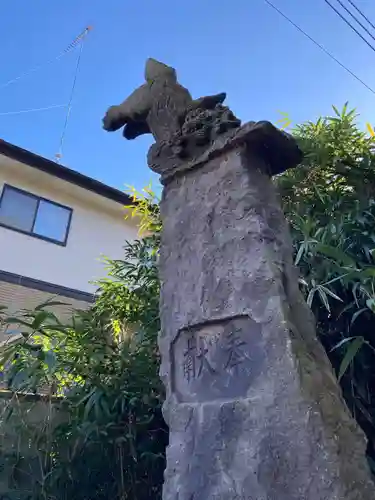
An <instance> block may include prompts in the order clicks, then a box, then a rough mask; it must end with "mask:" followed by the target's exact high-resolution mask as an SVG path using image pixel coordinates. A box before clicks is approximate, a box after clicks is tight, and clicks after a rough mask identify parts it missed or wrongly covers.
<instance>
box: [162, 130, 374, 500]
mask: <svg viewBox="0 0 375 500" xmlns="http://www.w3.org/2000/svg"><path fill="white" fill-rule="evenodd" d="M248 127H250V129H251V130H252V131H253V132H254V130H256V128H252V127H256V126H255V125H250V124H249V125H248ZM253 132H252V133H253ZM243 133H245V132H243ZM254 133H255V132H254ZM249 134H250V132H249ZM249 137H250V135H249ZM255 142H256V143H257V141H255ZM257 144H258V143H257ZM232 146H233V147H231V148H230V147H228V148H226V147H225V144H223V146H222V148H221V153H220V155H218V156H217V155H216V153H215V154H213V156H211V153H210V152H209V151H208V152H206V153H205V154H204V158H206V160H199V165H200V168H199V169H196V168H191V169H190V170H189V171H187V170H186V168H189V167H186V168H185V167H184V169H183V171H184V175H183V176H174V177H173V178H171V179H169V180H168V183H167V185H166V187H165V188H164V193H163V200H162V205H161V210H162V219H163V235H162V245H161V257H160V273H161V281H162V290H161V321H162V335H161V336H160V341H159V344H160V350H161V355H162V366H161V376H162V379H163V381H164V383H165V385H166V391H167V399H166V403H165V406H164V414H165V418H166V421H167V423H168V425H169V427H170V445H169V448H168V450H167V469H166V472H165V485H164V493H163V498H164V500H328V499H329V500H370V499H373V498H375V487H374V484H373V482H372V480H371V476H370V472H369V469H368V466H367V462H366V459H365V439H364V435H363V433H362V431H360V429H359V428H358V427H357V425H356V423H355V421H354V420H353V419H352V418H351V416H350V414H349V412H348V409H347V407H346V406H345V403H344V401H343V399H342V396H341V392H340V389H339V386H338V384H337V381H336V378H335V377H334V375H333V373H332V370H331V366H330V363H329V361H328V358H327V356H326V354H325V352H324V350H323V348H322V347H321V345H320V343H319V342H318V340H317V338H316V335H315V327H314V322H313V317H312V314H311V312H310V310H309V309H308V307H307V305H306V303H305V302H304V300H303V298H302V296H301V294H300V292H299V289H298V280H297V275H296V272H295V269H294V267H293V263H292V249H291V243H290V238H289V234H288V229H287V226H286V222H285V219H284V215H283V213H282V210H281V208H280V204H279V201H278V199H277V197H276V194H275V191H274V188H273V185H272V181H271V179H270V177H269V166H270V162H269V159H266V160H260V159H259V151H258V150H256V149H255V153H254V150H251V149H250V147H249V146H246V144H245V142H243V141H240V142H239V143H234V145H233V143H232ZM216 147H218V146H216ZM263 150H268V151H269V150H270V148H268V147H267V144H266V143H263ZM277 153H278V151H277V150H276V151H275V150H274V151H273V157H274V158H276V156H277ZM205 161H206V163H204V162H205ZM197 165H198V163H196V164H194V165H193V167H196V166H197ZM272 168H273V169H274V170H273V171H275V169H276V171H277V170H279V171H282V170H283V165H279V167H278V168H276V163H275V164H274V166H273V167H272ZM163 174H164V175H165V177H164V179H165V180H166V179H168V176H169V173H168V171H165V172H164V173H163Z"/></svg>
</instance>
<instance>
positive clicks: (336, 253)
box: [315, 243, 355, 267]
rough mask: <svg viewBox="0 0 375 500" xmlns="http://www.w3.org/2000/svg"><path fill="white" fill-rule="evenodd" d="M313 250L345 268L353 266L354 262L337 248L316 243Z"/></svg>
mask: <svg viewBox="0 0 375 500" xmlns="http://www.w3.org/2000/svg"><path fill="white" fill-rule="evenodd" d="M315 250H316V251H317V252H319V253H322V254H323V255H326V256H327V257H330V258H333V259H334V260H336V261H338V262H340V263H342V264H344V265H345V266H353V267H354V266H355V261H354V260H353V259H352V258H351V257H349V255H347V254H346V253H345V252H343V251H342V250H341V249H340V248H338V247H334V246H331V245H324V244H322V243H318V244H317V245H316V247H315Z"/></svg>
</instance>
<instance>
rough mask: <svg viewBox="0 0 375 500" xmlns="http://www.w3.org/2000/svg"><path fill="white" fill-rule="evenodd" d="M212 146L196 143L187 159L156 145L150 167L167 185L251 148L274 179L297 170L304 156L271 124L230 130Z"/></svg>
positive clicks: (170, 148)
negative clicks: (235, 150)
mask: <svg viewBox="0 0 375 500" xmlns="http://www.w3.org/2000/svg"><path fill="white" fill-rule="evenodd" d="M208 143H209V144H207V143H206V142H203V143H202V144H200V143H195V145H194V147H192V148H190V149H189V153H190V154H189V156H188V157H187V158H186V157H180V156H176V155H175V154H174V150H173V147H172V146H171V145H170V144H165V143H163V144H162V145H160V144H154V145H153V146H151V148H150V151H149V154H148V165H149V167H150V168H151V170H153V171H154V172H157V173H158V174H160V175H161V182H162V183H163V184H167V183H168V182H169V181H170V180H171V179H172V178H173V177H175V176H181V175H183V174H184V173H185V172H186V171H188V170H193V169H196V168H199V167H201V166H202V165H204V164H205V163H207V162H208V161H209V160H211V159H213V158H216V157H218V156H221V155H223V154H224V153H226V152H227V151H230V150H232V149H233V148H234V147H236V146H241V145H242V146H243V145H247V146H248V147H249V149H251V151H252V152H253V153H254V154H256V155H258V156H260V157H262V158H263V159H264V162H263V163H262V165H261V166H262V167H263V168H265V172H267V173H268V174H269V175H271V176H272V175H276V174H280V173H281V172H284V171H285V170H287V169H289V168H293V167H295V166H297V165H298V164H299V163H300V162H301V161H302V156H303V155H302V152H301V150H300V149H299V147H298V146H297V144H296V142H295V140H294V139H293V137H292V136H291V135H289V134H288V133H286V132H283V131H281V130H279V129H278V128H276V127H275V126H274V125H272V123H270V122H267V121H261V122H248V123H245V124H244V125H243V126H242V127H240V128H235V127H232V128H229V129H227V130H226V131H225V133H222V134H220V135H215V134H213V135H212V136H211V140H210V141H208Z"/></svg>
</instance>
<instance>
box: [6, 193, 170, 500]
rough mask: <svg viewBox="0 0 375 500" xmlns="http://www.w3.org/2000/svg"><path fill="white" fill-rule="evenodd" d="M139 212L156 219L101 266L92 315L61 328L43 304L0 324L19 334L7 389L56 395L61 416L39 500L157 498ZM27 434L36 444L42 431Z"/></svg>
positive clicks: (153, 238) (147, 288) (161, 432)
mask: <svg viewBox="0 0 375 500" xmlns="http://www.w3.org/2000/svg"><path fill="white" fill-rule="evenodd" d="M143 206H144V208H145V210H143V209H142V208H140V207H138V208H137V212H136V213H137V216H138V217H139V216H144V218H145V221H146V218H150V217H149V213H152V214H153V217H154V219H153V220H151V224H149V225H148V233H149V234H148V235H147V236H145V237H144V238H143V239H139V240H137V241H134V242H132V243H126V245H125V248H124V259H123V260H121V261H119V260H118V261H113V260H107V264H108V272H109V277H108V278H107V279H104V280H102V281H100V282H99V283H98V285H99V290H98V296H97V300H96V302H95V304H94V305H93V307H92V309H91V310H90V311H88V312H84V311H77V312H76V313H75V314H74V315H73V317H72V320H71V321H70V322H69V324H63V323H61V322H60V321H59V319H58V317H57V315H56V314H54V313H53V312H52V311H51V309H53V307H56V306H57V307H58V304H56V303H55V302H54V303H52V302H49V303H46V304H43V305H41V306H39V307H38V308H36V309H35V310H34V311H21V312H20V313H19V314H17V316H16V317H10V318H9V317H8V318H3V321H4V322H5V323H6V324H8V325H14V324H17V325H18V328H20V329H21V331H22V339H21V340H20V341H19V342H18V343H12V344H10V345H9V346H7V347H6V349H5V351H4V355H3V366H4V368H5V367H6V370H5V377H6V382H7V384H8V387H9V389H11V390H12V391H16V392H19V391H22V392H30V391H31V392H40V391H43V390H44V391H47V392H48V393H50V394H51V393H54V394H58V395H60V396H63V398H64V412H66V413H67V414H68V416H69V418H68V419H67V421H65V422H63V423H61V424H60V425H58V426H57V427H56V428H55V429H54V430H53V433H52V434H51V436H50V437H49V440H48V446H49V448H48V450H46V455H47V456H48V457H49V460H47V461H46V465H45V470H44V471H43V477H44V478H45V480H44V482H43V492H44V497H43V498H58V499H60V498H61V499H65V498H74V499H77V500H80V499H93V498H96V499H100V498H103V499H107V498H114V499H116V498H118V499H120V498H121V499H125V498H144V499H147V498H150V499H151V498H152V499H154V498H160V494H161V483H162V471H163V469H164V450H165V445H166V441H167V431H166V427H165V424H164V422H163V419H162V415H161V404H162V400H163V390H162V386H161V383H160V380H159V376H158V366H159V362H158V361H159V359H158V352H157V342H156V339H157V333H158V330H159V310H158V297H159V283H158V279H157V271H156V260H157V256H158V247H159V236H158V228H157V226H156V224H155V221H156V218H157V213H158V209H157V208H156V209H155V208H152V209H150V207H148V206H147V203H146V201H145V200H144V202H143ZM142 210H143V211H142ZM145 224H146V222H145ZM150 229H152V230H153V231H154V232H153V233H152V234H151V233H150ZM33 432H34V437H33V439H34V441H35V442H37V441H39V440H40V439H41V437H42V436H43V435H44V434H45V428H44V427H43V428H42V429H40V432H38V430H37V429H35V428H33ZM52 457H53V459H52ZM35 498H41V497H40V496H36V497H35Z"/></svg>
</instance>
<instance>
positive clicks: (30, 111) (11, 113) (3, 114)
mask: <svg viewBox="0 0 375 500" xmlns="http://www.w3.org/2000/svg"><path fill="white" fill-rule="evenodd" d="M67 107H68V105H67V104H54V105H53V106H46V107H45V108H32V109H22V110H21V111H5V112H2V113H0V116H5V115H20V114H21V113H33V112H35V111H46V110H47V109H56V108H67Z"/></svg>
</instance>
